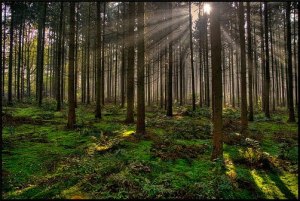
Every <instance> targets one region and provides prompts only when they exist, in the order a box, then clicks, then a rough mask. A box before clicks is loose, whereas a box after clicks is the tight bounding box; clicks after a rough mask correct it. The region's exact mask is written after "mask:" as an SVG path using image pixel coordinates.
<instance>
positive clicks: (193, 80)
mask: <svg viewBox="0 0 300 201" xmlns="http://www.w3.org/2000/svg"><path fill="white" fill-rule="evenodd" d="M189 29H190V49H191V70H192V105H193V111H195V110H196V95H195V78H194V61H193V57H194V54H193V37H192V12H191V2H189Z"/></svg>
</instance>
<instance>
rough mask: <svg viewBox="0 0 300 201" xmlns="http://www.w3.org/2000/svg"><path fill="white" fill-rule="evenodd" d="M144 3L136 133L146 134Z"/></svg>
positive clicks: (141, 6)
mask: <svg viewBox="0 0 300 201" xmlns="http://www.w3.org/2000/svg"><path fill="white" fill-rule="evenodd" d="M144 51H145V47H144V2H138V58H137V59H138V66H137V123H136V133H138V134H144V133H145V89H144V74H145V73H144V65H145V62H144Z"/></svg>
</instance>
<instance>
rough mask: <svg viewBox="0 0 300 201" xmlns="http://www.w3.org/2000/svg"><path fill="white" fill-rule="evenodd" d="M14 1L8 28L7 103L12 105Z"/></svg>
mask: <svg viewBox="0 0 300 201" xmlns="http://www.w3.org/2000/svg"><path fill="white" fill-rule="evenodd" d="M14 3H15V2H11V7H10V8H11V19H10V28H9V38H10V41H9V64H8V105H12V65H13V40H14V15H15V14H14V12H15V11H14Z"/></svg>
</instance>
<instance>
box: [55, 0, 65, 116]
mask: <svg viewBox="0 0 300 201" xmlns="http://www.w3.org/2000/svg"><path fill="white" fill-rule="evenodd" d="M63 6H64V4H63V2H61V3H60V17H59V31H58V44H57V65H56V73H55V74H56V76H57V77H56V79H55V81H56V85H55V86H56V87H55V88H56V110H57V111H60V110H61V97H60V92H61V90H60V87H61V86H60V80H61V78H60V69H61V56H62V54H61V50H62V47H61V46H62V44H61V38H62V21H63V10H64V7H63Z"/></svg>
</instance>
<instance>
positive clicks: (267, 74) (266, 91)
mask: <svg viewBox="0 0 300 201" xmlns="http://www.w3.org/2000/svg"><path fill="white" fill-rule="evenodd" d="M264 5H265V8H264V19H265V46H266V68H265V84H264V85H265V87H264V94H265V116H266V117H267V118H270V109H269V106H270V97H269V95H270V66H269V35H268V31H269V29H268V3H267V2H265V3H264Z"/></svg>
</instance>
